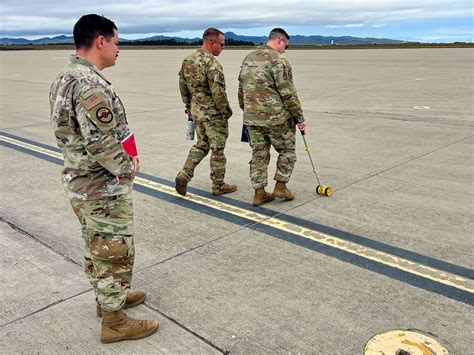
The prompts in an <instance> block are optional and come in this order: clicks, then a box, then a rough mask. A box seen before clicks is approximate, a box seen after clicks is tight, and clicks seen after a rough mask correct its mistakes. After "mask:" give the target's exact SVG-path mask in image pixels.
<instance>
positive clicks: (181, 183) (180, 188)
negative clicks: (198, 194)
mask: <svg viewBox="0 0 474 355" xmlns="http://www.w3.org/2000/svg"><path fill="white" fill-rule="evenodd" d="M174 181H175V183H176V186H175V189H176V192H178V193H179V194H180V195H182V196H186V192H187V191H188V182H190V181H191V177H190V176H189V175H188V174H187V173H186V171H184V170H181V171H180V172H179V173H178V175H177V176H176V179H175V180H174Z"/></svg>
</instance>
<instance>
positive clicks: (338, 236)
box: [0, 132, 474, 305]
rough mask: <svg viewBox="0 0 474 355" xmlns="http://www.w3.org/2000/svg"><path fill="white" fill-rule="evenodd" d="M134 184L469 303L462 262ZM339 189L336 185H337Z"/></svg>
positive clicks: (19, 146) (29, 146)
mask: <svg viewBox="0 0 474 355" xmlns="http://www.w3.org/2000/svg"><path fill="white" fill-rule="evenodd" d="M473 136H474V135H470V136H468V137H465V138H462V139H459V140H457V141H455V142H451V143H449V144H446V145H444V146H442V147H438V148H436V149H433V150H431V151H429V152H426V153H423V154H421V155H418V156H416V157H414V158H411V159H409V160H407V161H405V162H402V163H399V164H396V165H395V166H393V167H391V168H387V169H383V170H382V171H379V172H377V173H375V174H372V175H371V176H369V177H366V178H364V179H362V180H360V181H363V180H367V179H368V178H370V177H372V176H375V175H378V174H381V173H382V172H386V171H388V170H390V169H394V168H396V167H399V166H401V165H403V164H406V163H408V162H410V161H413V160H415V159H419V158H421V157H424V156H426V155H428V154H431V153H433V152H436V151H438V150H441V149H443V148H446V147H448V146H451V145H454V144H456V143H459V142H461V141H464V140H467V139H469V138H471V137H473ZM0 144H1V145H3V146H5V147H8V148H11V149H15V150H18V151H21V152H23V153H25V154H30V155H33V156H36V157H38V158H41V159H43V160H46V161H49V162H51V163H54V164H58V165H62V161H63V160H62V154H61V153H60V151H59V150H58V149H57V148H54V147H51V146H48V145H45V144H42V143H38V142H35V141H32V140H29V139H26V138H22V137H17V136H14V135H11V134H8V133H6V132H0ZM360 181H357V182H354V183H352V184H350V185H346V186H345V187H343V188H347V187H348V186H351V185H354V184H356V183H358V182H360ZM134 189H135V190H136V191H137V192H140V193H144V194H147V195H149V196H153V197H155V198H158V199H161V200H163V201H167V202H170V203H174V204H176V205H178V206H181V207H184V208H189V209H192V210H194V211H197V212H199V213H203V214H205V215H211V216H213V217H216V218H220V219H222V220H225V221H228V222H231V223H234V224H237V225H239V226H240V228H249V229H253V230H256V231H259V232H263V233H265V234H266V235H269V236H272V237H274V238H278V239H281V240H285V241H287V242H290V243H292V244H295V245H300V246H302V247H305V248H307V249H310V250H313V251H316V252H319V253H323V254H325V255H329V256H332V257H334V258H337V259H339V260H342V261H345V262H348V263H350V264H352V265H356V266H359V267H362V268H365V269H368V270H371V271H373V272H376V273H379V274H382V275H385V276H388V277H390V278H392V279H396V280H399V281H402V282H405V283H408V284H410V285H412V286H415V287H418V288H422V289H424V290H427V291H430V292H434V293H437V294H440V295H443V296H446V297H448V298H451V299H454V300H457V301H461V302H463V303H466V304H469V305H474V300H473V298H472V295H473V294H474V281H473V280H474V277H473V271H472V270H471V269H468V268H466V267H463V266H460V265H455V264H452V263H449V262H445V261H443V260H438V259H435V258H432V257H429V256H426V255H421V254H418V253H415V252H412V251H410V250H406V249H402V248H399V247H396V246H392V245H387V244H384V243H381V242H377V241H375V240H371V239H369V238H365V237H363V236H358V235H353V234H350V233H347V232H344V231H341V230H337V229H334V228H331V227H328V226H323V225H319V224H317V223H314V222H311V221H307V220H303V219H300V218H297V217H294V216H290V215H285V214H282V213H278V212H276V211H273V210H269V209H267V208H260V207H258V208H255V207H252V206H251V205H249V204H247V203H245V202H242V201H239V200H234V199H232V198H226V197H219V198H215V197H213V196H211V195H210V194H209V193H207V192H205V191H201V190H198V189H194V188H190V189H189V190H190V191H189V193H188V194H187V195H186V196H184V197H183V196H181V195H179V194H178V193H177V192H176V190H175V188H174V183H173V182H171V181H168V180H164V179H161V178H159V177H155V176H152V175H148V174H145V173H140V175H139V176H138V177H136V178H135V182H134ZM341 189H342V188H339V189H338V190H341ZM277 216H278V217H277ZM232 233H235V232H232ZM224 237H225V236H222V237H219V238H224ZM219 238H217V239H216V240H218V239H219ZM214 241H215V240H214ZM211 242H213V241H211ZM198 247H200V246H198ZM198 247H196V248H198ZM189 251H191V250H187V251H185V252H184V253H186V252H189ZM181 255H182V254H181ZM177 256H179V255H177ZM177 256H174V257H177Z"/></svg>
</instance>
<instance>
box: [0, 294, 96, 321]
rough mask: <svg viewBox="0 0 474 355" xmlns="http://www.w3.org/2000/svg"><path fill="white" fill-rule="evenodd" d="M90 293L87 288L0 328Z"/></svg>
mask: <svg viewBox="0 0 474 355" xmlns="http://www.w3.org/2000/svg"><path fill="white" fill-rule="evenodd" d="M90 291H92V288H89V289H87V290H85V291H82V292H79V293H76V294H74V295H72V296H69V297H67V298H62V299H60V300H57V301H55V302H53V303H50V304H48V305H46V306H44V307H42V308H40V309H37V310H36V311H33V312H31V313H28V314H26V315H24V316H21V317H19V318H17V319H14V320H11V321H10V322H7V323H5V324H0V328H3V327H6V326H7V325H10V324H12V323H15V322H18V321H20V320H23V319H26V318H28V317H31V316H34V315H35V314H38V313H41V312H43V311H45V310H47V309H49V308H51V307H54V306H56V305H58V304H60V303H63V302H66V301H69V300H71V299H73V298H76V297H78V296H81V295H83V294H85V293H87V292H90Z"/></svg>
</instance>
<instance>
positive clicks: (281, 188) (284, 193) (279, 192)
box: [273, 181, 295, 200]
mask: <svg viewBox="0 0 474 355" xmlns="http://www.w3.org/2000/svg"><path fill="white" fill-rule="evenodd" d="M273 196H275V197H279V198H286V199H287V200H293V199H294V198H295V193H294V192H292V191H291V190H289V189H288V188H287V187H286V184H285V183H284V182H281V181H277V183H276V184H275V189H274V190H273Z"/></svg>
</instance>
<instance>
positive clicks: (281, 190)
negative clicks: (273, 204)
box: [239, 28, 306, 206]
mask: <svg viewBox="0 0 474 355" xmlns="http://www.w3.org/2000/svg"><path fill="white" fill-rule="evenodd" d="M289 39H290V36H289V35H288V33H286V31H285V30H284V29H282V28H274V29H273V30H272V31H271V32H270V34H269V36H268V42H267V44H266V45H265V46H259V47H257V50H255V51H253V52H251V53H250V54H248V55H247V56H246V57H245V59H244V60H243V62H242V66H241V69H240V75H239V106H240V108H241V109H242V110H243V111H244V123H245V124H247V125H248V134H249V141H250V146H251V148H252V160H251V161H250V178H251V181H252V187H253V188H254V189H255V195H254V198H253V204H254V206H260V205H263V204H264V203H266V202H269V201H272V200H273V199H274V198H275V197H279V198H284V199H286V200H293V199H294V198H295V194H294V192H292V191H290V190H289V189H288V188H287V187H286V184H287V183H288V181H289V180H290V177H291V173H292V172H293V168H294V166H295V162H296V154H295V140H296V139H295V131H296V130H295V125H297V126H298V129H299V130H300V131H304V129H305V127H306V121H305V119H304V117H303V110H302V108H301V104H300V101H299V99H298V95H297V93H296V87H295V85H294V84H293V74H292V72H291V65H290V63H289V62H288V60H287V59H286V58H285V57H284V56H283V55H282V54H283V53H284V52H285V50H286V49H287V48H288V41H289ZM271 146H273V148H275V150H276V151H277V152H278V160H277V169H276V172H275V180H276V184H275V188H274V190H273V193H272V194H270V193H268V192H266V191H265V186H267V184H268V164H269V162H270V147H271Z"/></svg>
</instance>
